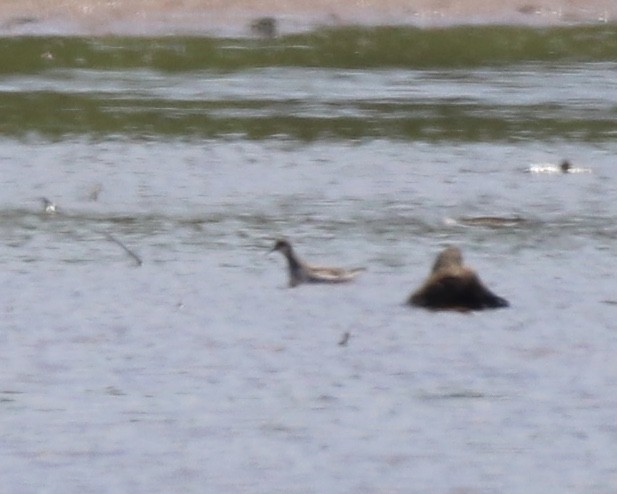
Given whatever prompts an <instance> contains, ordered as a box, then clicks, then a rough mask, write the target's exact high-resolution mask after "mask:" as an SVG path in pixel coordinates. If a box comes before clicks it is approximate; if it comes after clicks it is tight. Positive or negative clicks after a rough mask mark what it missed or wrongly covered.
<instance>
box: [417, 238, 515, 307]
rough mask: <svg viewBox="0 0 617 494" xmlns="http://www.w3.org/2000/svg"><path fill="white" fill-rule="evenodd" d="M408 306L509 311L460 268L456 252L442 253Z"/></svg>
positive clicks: (451, 249)
mask: <svg viewBox="0 0 617 494" xmlns="http://www.w3.org/2000/svg"><path fill="white" fill-rule="evenodd" d="M408 303H409V304H410V305H413V306H416V307H424V308H426V309H432V310H459V311H464V312H465V311H471V310H483V309H498V308H501V307H508V306H509V305H510V304H509V303H508V301H507V300H505V299H503V298H501V297H499V296H497V295H495V294H494V293H493V292H491V291H490V290H489V289H488V288H486V287H485V286H484V284H483V283H482V281H481V280H480V277H479V276H478V275H477V274H476V273H475V272H474V271H473V270H472V269H471V268H469V267H467V266H465V265H463V255H462V253H461V251H460V249H459V248H457V247H448V248H447V249H445V250H444V251H443V252H441V253H440V254H439V255H438V256H437V259H436V260H435V263H434V264H433V269H432V270H431V274H430V275H429V277H428V279H427V280H426V281H425V282H424V284H423V285H422V286H421V287H420V288H419V289H418V290H416V291H415V292H414V293H413V294H411V296H410V297H409V299H408Z"/></svg>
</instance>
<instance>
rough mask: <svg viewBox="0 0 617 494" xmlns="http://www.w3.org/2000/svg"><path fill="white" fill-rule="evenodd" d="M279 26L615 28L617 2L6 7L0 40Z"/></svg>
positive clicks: (1, 7)
mask: <svg viewBox="0 0 617 494" xmlns="http://www.w3.org/2000/svg"><path fill="white" fill-rule="evenodd" d="M261 17H272V18H274V19H276V28H277V31H278V32H280V33H289V32H296V31H305V30H308V29H313V28H315V27H318V26H324V25H325V26H336V25H345V24H368V25H378V24H386V25H391V24H409V25H416V26H421V27H426V26H440V25H450V24H460V23H508V24H528V25H559V24H570V23H581V22H616V21H617V2H616V1H615V0H312V1H311V2H310V3H309V2H307V1H306V0H176V1H174V0H4V1H2V2H1V3H0V35H9V36H10V35H23V34H42V35H48V34H75V35H104V34H130V35H162V34H207V35H223V36H224V35H231V36H242V35H249V34H251V29H250V26H251V23H252V22H254V21H255V19H259V18H261Z"/></svg>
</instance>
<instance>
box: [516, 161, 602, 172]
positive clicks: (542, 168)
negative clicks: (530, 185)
mask: <svg viewBox="0 0 617 494" xmlns="http://www.w3.org/2000/svg"><path fill="white" fill-rule="evenodd" d="M527 171H528V172H529V173H557V174H563V175H566V174H569V173H591V169H590V168H582V167H579V166H574V165H573V164H572V162H571V161H569V160H562V161H561V163H559V165H553V164H550V163H542V164H537V165H531V166H530V167H529V169H528V170H527Z"/></svg>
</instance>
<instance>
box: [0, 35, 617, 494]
mask: <svg viewBox="0 0 617 494" xmlns="http://www.w3.org/2000/svg"><path fill="white" fill-rule="evenodd" d="M602 29H604V28H602ZM414 33H415V31H414ZM399 34H400V33H399ZM343 35H345V36H346V34H345V33H342V34H341V36H343ZM392 35H393V36H395V35H396V33H394V34H392ZM414 35H415V34H414ZM429 35H430V36H432V34H430V33H427V34H426V36H429ZM330 36H335V35H334V34H331V35H330ZM371 36H373V34H371V32H370V31H369V32H366V33H364V37H365V41H366V40H368V41H366V43H368V45H366V44H364V45H361V46H364V47H365V48H366V46H368V47H369V48H370V46H372V45H371V42H374V43H375V44H376V45H379V39H373V38H372V37H371ZM375 36H376V35H375ZM379 36H385V35H384V34H383V33H382V34H379ZM530 36H531V34H530ZM534 36H535V34H534ZM546 36H548V37H550V36H549V35H546ZM559 36H562V35H561V34H560V35H559ZM598 36H599V35H598ZM319 39H321V38H319ZM380 39H381V38H380ZM560 39H561V38H560ZM344 40H347V38H344ZM431 40H432V38H427V40H425V41H426V43H428V45H430V43H431V42H432V41H431ZM206 41H207V42H208V43H215V44H216V43H219V45H217V46H218V48H217V50H219V51H221V52H223V53H241V55H234V56H236V57H244V56H245V55H243V54H242V53H244V51H247V50H248V51H250V50H253V49H254V48H250V47H249V48H247V47H246V43H247V42H246V41H233V40H231V41H230V40H220V41H218V42H214V41H208V40H206ZM206 41H204V43H206ZM558 41H559V40H557V41H556V40H555V39H553V38H551V42H550V43H548V42H547V43H548V45H550V46H561V45H559V43H558ZM596 41H597V40H596ZM311 42H312V41H311V39H308V40H307V39H302V40H298V39H295V38H294V39H290V40H289V41H285V40H282V41H280V43H282V46H278V47H272V46H270V47H258V51H259V53H262V52H263V53H265V54H268V53H270V54H271V53H272V51H275V50H279V51H283V52H285V53H287V52H286V50H287V51H289V50H292V51H293V49H296V50H297V51H298V53H300V54H301V55H298V57H300V58H299V59H298V60H297V62H298V63H296V64H292V63H287V64H280V63H276V60H277V59H276V57H275V56H274V55H272V57H273V58H272V60H274V62H272V63H269V64H265V63H263V60H262V58H263V57H265V56H266V55H263V57H262V58H259V57H257V59H256V60H257V61H256V62H253V63H251V62H250V60H255V56H256V55H255V53H248V54H247V55H246V57H248V58H247V59H246V60H244V59H243V60H238V59H236V62H235V63H236V65H239V67H235V68H229V67H222V66H221V64H220V63H219V62H216V63H214V62H213V63H212V64H210V65H208V63H205V62H203V60H201V59H199V57H198V56H197V55H195V56H194V57H192V58H191V57H188V58H183V59H182V60H183V63H184V64H185V65H186V64H188V66H182V67H180V68H177V69H173V70H172V69H170V68H169V67H168V66H167V65H166V64H167V62H165V63H164V64H163V65H164V66H163V67H161V66H157V64H156V63H155V62H152V60H155V61H156V60H158V59H157V56H160V57H162V56H163V55H161V53H163V54H166V53H168V52H171V51H174V50H175V51H174V53H185V52H187V51H189V52H190V50H192V49H193V50H194V47H193V45H192V43H198V40H188V41H187V40H176V41H174V40H172V39H161V40H159V41H158V46H159V48H158V50H159V51H156V50H157V49H155V48H152V45H149V46H150V48H149V49H151V50H154V52H148V53H145V55H144V57H145V56H146V55H148V56H149V57H150V58H147V59H146V58H142V59H135V60H134V59H133V58H131V56H132V55H130V53H132V52H131V50H135V48H134V46H133V44H132V43H136V42H135V41H131V40H125V41H124V43H125V44H123V42H121V41H113V42H109V43H108V44H105V43H102V42H100V41H98V42H83V43H85V45H87V46H86V47H85V48H84V47H83V46H82V45H81V44H80V43H82V42H81V41H79V40H77V41H67V40H58V39H54V38H49V39H46V38H45V39H42V40H41V39H35V40H28V39H24V40H22V41H20V42H17V41H15V40H8V41H7V40H4V41H3V43H17V48H18V49H20V50H22V55H23V57H24V59H23V60H24V64H23V67H21V68H20V66H19V65H15V66H13V65H11V64H10V63H9V64H8V67H9V68H10V70H9V69H6V70H5V73H3V75H2V76H0V105H1V107H2V109H3V110H2V112H3V122H2V123H1V124H0V168H1V169H2V174H1V176H0V190H1V195H0V235H1V237H2V240H3V241H2V242H1V243H0V264H1V265H2V269H1V270H0V282H1V283H2V286H4V289H3V291H2V300H1V301H0V311H1V315H2V318H1V321H2V324H1V331H0V358H1V360H2V363H3V364H2V371H0V416H1V418H2V425H3V427H2V432H1V433H0V456H1V458H2V461H1V462H0V491H2V492H16V493H17V492H19V493H26V494H28V493H40V492H49V493H67V492H69V493H86V492H92V493H103V492H144V493H145V492H148V493H159V492H160V493H164V492H195V493H198V492H199V493H202V492H226V493H227V492H229V493H236V492H237V493H283V492H284V493H354V494H355V493H375V492H384V493H385V492H392V493H409V492H417V493H424V492H437V493H460V492H469V493H508V492H512V493H523V492H524V493H543V494H544V493H563V492H569V493H585V494H589V493H598V494H608V493H612V492H615V490H616V489H617V465H616V464H615V457H616V456H617V426H616V422H615V416H614V415H615V414H614V412H615V409H617V379H616V372H615V365H614V359H615V354H616V353H615V352H616V351H617V335H616V331H615V330H616V326H615V320H616V316H617V294H616V292H615V285H614V281H615V272H616V268H617V246H616V239H617V226H616V221H615V220H616V218H617V206H616V204H617V165H616V163H617V162H616V160H615V156H616V154H617V144H616V142H617V141H616V138H617V123H616V122H617V104H616V102H615V94H617V92H616V89H617V82H616V79H615V73H616V69H617V65H616V64H615V62H614V60H613V61H610V60H607V57H605V56H603V55H597V54H596V55H594V54H593V53H591V54H589V53H588V54H585V56H583V57H578V58H577V59H575V60H573V59H570V58H569V57H565V56H564V57H561V58H559V59H558V60H545V58H546V57H543V56H541V55H537V54H535V52H534V53H532V54H529V55H527V56H520V57H519V58H523V59H524V60H515V63H512V61H511V58H512V57H507V56H504V60H503V62H504V63H495V62H494V61H493V59H492V58H490V57H489V56H488V55H487V57H488V58H487V59H486V60H485V62H482V61H480V62H477V61H472V62H471V63H469V64H468V65H467V66H464V65H463V66H460V64H458V65H457V66H454V65H453V64H452V63H446V62H443V63H441V64H436V66H432V67H425V66H423V64H421V63H419V62H414V61H411V62H409V61H405V60H402V61H401V62H400V63H399V64H394V63H387V64H384V65H383V66H377V67H374V66H372V65H371V66H370V68H366V67H363V66H362V60H360V62H358V63H357V64H356V65H355V66H345V65H344V64H341V63H331V59H330V58H328V57H326V58H325V59H319V58H318V59H314V60H313V62H314V63H310V61H308V62H307V61H306V60H305V59H304V58H302V57H305V56H306V52H307V51H310V49H312V48H311V46H312V45H311ZM20 43H21V44H20ZM72 43H73V44H72ZM88 43H90V45H88ZM92 43H94V48H93V47H92V46H93V45H92ZM243 43H244V44H243ZM285 43H287V45H285ZM551 43H552V45H551ZM102 45H105V46H106V48H105V49H103V48H101V46H102ZM300 45H301V46H304V48H301V49H300V48H293V47H297V46H300ZM33 46H34V48H33ZM307 46H308V48H307ZM341 46H342V48H341V50H343V49H346V48H345V46H346V45H345V44H344V43H341ZM379 46H381V45H379ZM577 46H578V45H577ZM54 47H56V48H54ZM57 47H60V48H62V47H63V48H62V49H64V51H62V50H61V49H60V48H57ZM230 47H231V48H230ZM290 47H291V48H290ZM35 48H36V49H35ZM369 48H366V50H367V52H370V49H369ZM0 49H1V50H6V49H7V48H6V46H4V45H3V46H1V47H0ZM380 49H383V50H387V49H388V46H386V47H385V48H384V47H381V48H380ZM594 49H595V48H594ZM37 50H38V51H37ZM54 50H56V51H54ZM58 50H59V51H58ZM97 50H98V51H97ZM269 50H270V51H269ZM215 51H216V50H215ZM101 53H102V54H101ZM127 53H128V55H127ZM191 53H192V52H191ZM217 53H218V52H217ZM594 53H595V52H594ZM360 54H362V52H360ZM369 55H370V56H373V55H372V54H371V53H368V54H366V57H365V58H364V59H363V60H365V61H366V60H372V58H370V56H369ZM166 56H167V55H166ZM268 56H270V55H268ZM375 56H376V55H375ZM28 57H30V58H28ZM41 57H42V58H41ZM71 57H72V58H71ZM97 57H103V58H97ZM123 57H125V58H123ZM251 57H253V58H251ZM266 58H267V57H266ZM360 58H362V57H360ZM515 58H516V57H515ZM125 59H126V60H125ZM80 60H81V61H80ZM127 60H128V61H127ZM131 60H133V62H131ZM166 60H167V59H166ZM191 60H197V62H195V64H193V65H191V63H192V62H191ZM217 60H218V59H217ZM221 60H226V58H225V57H223V56H222V55H221ZM247 60H248V61H247ZM345 60H348V58H347V59H345ZM129 62H131V63H129ZM41 63H43V64H47V65H44V66H38V65H37V64H41ZM161 63H162V62H161ZM217 64H218V65H217ZM350 65H353V64H350ZM369 65H370V64H369ZM11 67H12V68H11ZM5 68H6V66H5ZM563 158H568V159H570V160H572V162H573V163H574V164H576V165H577V166H579V167H582V168H585V169H588V170H589V171H590V172H589V173H577V174H566V175H564V174H533V173H528V169H529V167H530V166H532V165H534V164H547V163H549V164H558V163H559V161H560V160H561V159H563ZM41 197H47V198H49V199H52V200H54V201H55V202H56V203H57V204H58V207H59V210H60V212H59V213H58V214H56V215H46V214H44V213H43V211H42V205H41V199H40V198H41ZM475 216H503V217H508V218H520V219H522V220H523V221H521V222H518V223H517V224H515V225H514V226H506V227H487V226H481V225H480V226H478V225H476V226H466V225H465V224H464V223H463V222H461V221H460V220H461V219H465V218H468V217H475ZM109 234H112V235H113V236H114V238H116V239H118V240H120V241H121V242H123V243H124V244H125V245H126V246H127V247H128V248H130V249H132V250H133V251H134V252H135V253H136V254H137V255H138V256H139V257H140V258H141V259H142V260H143V265H141V266H137V265H136V263H135V261H134V259H132V258H131V257H130V256H128V255H127V254H126V253H125V252H124V251H123V250H122V249H121V248H120V246H118V245H117V244H115V243H113V242H112V241H110V240H109V238H108V236H107V235H109ZM279 236H286V237H288V238H290V239H291V240H292V241H293V242H294V244H295V246H296V248H297V250H298V252H299V254H300V255H302V256H303V257H306V258H307V259H309V260H317V261H323V262H332V263H338V264H342V265H349V266H357V265H361V266H366V267H367V268H368V271H367V272H366V273H364V274H363V275H362V277H361V278H359V279H358V281H357V282H356V283H354V284H350V285H341V286H330V287H328V286H302V287H299V288H297V289H293V290H291V289H288V288H287V287H286V281H287V280H286V272H285V266H284V262H283V259H282V258H280V257H278V256H277V255H271V256H267V255H266V254H267V251H268V249H269V248H270V247H271V245H272V243H273V240H274V239H275V238H276V237H279ZM451 243H454V244H457V245H459V246H461V248H462V249H463V252H464V255H465V257H466V261H467V262H468V263H469V264H470V265H472V266H473V267H475V268H476V269H477V270H478V271H479V272H480V274H481V276H482V278H483V280H484V281H485V282H486V283H487V285H489V286H490V287H491V288H492V289H493V290H494V291H495V292H496V293H498V294H499V295H501V296H503V297H505V298H507V299H508V300H509V301H510V302H511V305H512V307H511V308H510V309H508V310H501V311H495V312H488V313H478V314H473V315H461V314H451V313H426V312H423V311H419V310H412V309H410V308H408V307H406V306H405V305H404V300H405V298H406V297H407V296H408V294H409V293H410V292H411V291H412V290H413V289H414V288H415V287H417V286H418V284H419V283H421V282H422V280H423V279H424V277H425V276H426V274H427V272H428V269H429V267H430V265H431V263H432V261H433V259H434V256H435V255H436V254H437V253H438V252H439V250H440V249H442V248H443V247H444V246H445V245H447V244H451ZM345 333H350V339H349V342H348V344H347V345H346V346H340V345H338V342H339V341H340V339H341V337H342V335H343V334H345Z"/></svg>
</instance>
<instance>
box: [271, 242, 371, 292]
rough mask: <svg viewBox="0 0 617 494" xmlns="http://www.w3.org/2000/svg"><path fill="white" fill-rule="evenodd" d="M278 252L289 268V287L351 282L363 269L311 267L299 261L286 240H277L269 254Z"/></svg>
mask: <svg viewBox="0 0 617 494" xmlns="http://www.w3.org/2000/svg"><path fill="white" fill-rule="evenodd" d="M275 251H278V252H280V253H281V254H283V255H284V256H285V258H286V259H287V264H288V267H289V286H290V287H292V288H293V287H295V286H298V285H300V284H301V283H346V282H348V281H352V280H353V279H354V278H355V277H356V276H357V275H358V274H359V273H361V272H362V271H365V269H364V268H353V269H345V268H337V267H330V266H313V265H310V264H307V263H306V262H304V261H302V260H300V259H299V258H298V256H296V253H295V252H294V250H293V247H292V246H291V244H290V243H289V241H287V240H283V239H280V240H277V241H276V242H275V244H274V247H272V249H271V250H270V252H275Z"/></svg>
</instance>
